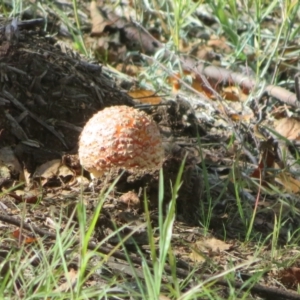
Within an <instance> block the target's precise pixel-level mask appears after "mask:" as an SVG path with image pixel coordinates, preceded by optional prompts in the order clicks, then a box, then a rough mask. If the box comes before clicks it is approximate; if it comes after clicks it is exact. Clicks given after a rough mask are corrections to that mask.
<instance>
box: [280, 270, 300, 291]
mask: <svg viewBox="0 0 300 300" xmlns="http://www.w3.org/2000/svg"><path fill="white" fill-rule="evenodd" d="M279 280H280V281H281V283H282V284H284V285H285V286H287V287H294V286H297V285H298V284H300V268H298V267H291V268H287V269H284V270H283V271H281V272H280V273H279Z"/></svg>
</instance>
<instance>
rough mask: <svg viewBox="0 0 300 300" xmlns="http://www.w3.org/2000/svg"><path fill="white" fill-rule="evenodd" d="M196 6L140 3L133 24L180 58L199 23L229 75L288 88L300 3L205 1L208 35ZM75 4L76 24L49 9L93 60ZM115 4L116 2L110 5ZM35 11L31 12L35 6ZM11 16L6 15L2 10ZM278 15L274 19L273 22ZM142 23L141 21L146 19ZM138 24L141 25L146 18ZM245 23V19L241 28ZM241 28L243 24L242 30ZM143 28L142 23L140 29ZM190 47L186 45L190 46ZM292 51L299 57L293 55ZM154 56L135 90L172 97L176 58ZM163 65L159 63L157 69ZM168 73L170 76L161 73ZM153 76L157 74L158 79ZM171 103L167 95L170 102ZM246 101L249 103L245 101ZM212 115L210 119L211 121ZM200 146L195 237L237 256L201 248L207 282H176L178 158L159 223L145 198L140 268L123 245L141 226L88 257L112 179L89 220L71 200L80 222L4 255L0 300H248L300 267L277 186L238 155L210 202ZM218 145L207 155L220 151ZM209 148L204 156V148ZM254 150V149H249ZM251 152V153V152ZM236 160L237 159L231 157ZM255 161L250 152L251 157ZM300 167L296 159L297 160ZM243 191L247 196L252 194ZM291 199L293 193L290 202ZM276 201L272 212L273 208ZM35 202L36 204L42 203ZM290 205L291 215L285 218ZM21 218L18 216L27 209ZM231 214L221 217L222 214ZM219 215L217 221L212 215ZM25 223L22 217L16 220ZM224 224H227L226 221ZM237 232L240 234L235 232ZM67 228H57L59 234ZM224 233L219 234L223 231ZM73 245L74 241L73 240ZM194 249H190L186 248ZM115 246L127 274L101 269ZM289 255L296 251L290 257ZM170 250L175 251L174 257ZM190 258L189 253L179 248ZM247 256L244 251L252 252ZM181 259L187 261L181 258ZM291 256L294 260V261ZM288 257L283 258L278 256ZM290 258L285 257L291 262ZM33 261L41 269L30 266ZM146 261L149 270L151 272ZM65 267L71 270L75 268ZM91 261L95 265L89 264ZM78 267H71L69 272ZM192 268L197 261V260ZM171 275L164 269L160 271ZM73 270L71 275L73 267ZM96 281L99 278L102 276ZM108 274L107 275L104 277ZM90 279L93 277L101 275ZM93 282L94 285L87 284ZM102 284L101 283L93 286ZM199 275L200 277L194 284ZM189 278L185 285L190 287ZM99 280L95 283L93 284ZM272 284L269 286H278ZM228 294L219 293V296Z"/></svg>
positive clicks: (174, 0) (18, 7)
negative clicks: (260, 286)
mask: <svg viewBox="0 0 300 300" xmlns="http://www.w3.org/2000/svg"><path fill="white" fill-rule="evenodd" d="M203 3H204V2H202V1H198V2H197V1H192V0H164V1H160V2H159V1H156V0H151V1H145V3H144V4H145V5H146V7H147V9H148V11H149V12H150V13H149V15H150V17H149V16H146V14H137V15H138V16H139V21H140V22H141V23H142V24H143V23H144V22H145V21H147V22H148V23H149V24H155V22H158V23H159V27H160V28H161V33H162V35H163V38H164V40H165V44H166V46H167V47H168V48H169V49H171V50H172V51H174V53H180V52H181V51H182V45H181V42H182V41H183V40H184V41H185V40H189V39H191V40H192V39H193V37H191V35H190V34H189V32H190V31H191V29H192V27H193V26H199V27H200V26H203V27H204V28H205V29H207V30H208V32H210V33H214V34H215V35H216V36H224V37H225V38H226V43H227V44H228V45H229V46H230V49H231V52H230V53H221V54H222V61H221V62H220V65H221V67H226V68H230V69H234V68H235V67H237V66H241V65H242V66H243V65H245V64H247V65H248V66H249V67H250V68H251V70H252V71H253V73H254V74H255V77H256V78H257V79H258V80H261V81H262V80H265V79H266V80H267V81H268V82H269V83H276V84H278V85H284V84H286V79H285V78H283V79H282V78H281V71H280V67H281V66H282V65H284V66H285V67H286V68H291V69H292V68H293V66H292V63H290V62H289V61H288V60H287V59H285V51H286V49H287V48H288V47H289V46H290V45H292V44H293V40H297V41H299V29H300V22H299V20H298V16H297V12H298V11H299V6H300V3H299V2H298V1H285V2H284V3H279V2H278V1H275V0H274V1H259V0H253V1H244V2H243V6H239V5H238V4H237V2H236V1H224V0H214V1H213V0H208V1H205V4H206V5H207V9H208V10H210V11H211V15H213V16H214V18H216V20H217V23H218V26H217V27H216V28H211V27H209V26H208V25H203V23H202V22H201V21H199V18H198V17H197V9H198V6H199V5H200V4H203ZM12 4H13V5H12V7H11V10H10V11H9V9H8V8H7V7H5V6H4V5H3V4H2V6H1V9H2V12H3V13H5V14H6V15H9V16H16V15H19V14H20V13H22V11H23V10H24V8H25V7H26V5H27V4H25V3H24V2H23V1H13V3H12ZM50 4H51V7H52V8H53V7H54V6H53V5H52V3H51V2H47V1H45V2H43V3H41V5H42V6H43V5H50ZM80 4H81V3H80V2H79V1H76V0H73V1H72V5H73V13H74V20H75V22H71V21H70V18H69V17H68V16H67V15H65V13H64V12H63V11H61V10H59V9H58V8H55V11H56V12H57V14H58V15H59V17H60V18H61V21H63V22H64V23H66V24H67V26H68V28H69V29H70V32H71V33H72V36H73V42H74V43H75V45H76V46H75V47H76V48H77V49H78V50H79V51H80V52H81V53H83V54H85V55H86V56H88V55H90V54H89V53H90V49H88V48H87V46H86V44H85V39H84V34H83V33H82V30H81V22H80V18H79V6H80ZM141 4H142V3H141V1H137V0H136V1H134V5H135V7H136V11H142V7H143V6H142V5H141ZM116 7H117V5H116ZM36 8H38V7H37V6H36ZM8 11H9V13H8ZM277 15H279V17H277ZM146 17H147V18H146ZM144 18H145V19H144ZM268 18H270V19H271V20H274V19H276V18H277V19H276V20H278V19H279V20H280V22H278V23H275V24H272V25H270V28H269V27H268V26H267V25H266V22H267V21H266V20H267V19H268ZM245 20H246V22H245ZM241 23H246V25H245V26H246V27H247V28H246V29H245V28H243V26H242V24H241ZM143 25H144V26H145V27H146V26H147V24H143ZM192 42H193V41H192ZM296 54H299V50H296ZM154 59H155V60H156V62H157V63H153V64H152V65H149V66H146V65H145V66H143V67H144V69H143V71H142V72H141V73H140V74H139V75H138V76H137V79H138V80H139V83H140V85H141V86H151V87H153V88H154V89H156V90H159V91H161V92H163V93H165V94H170V91H171V87H170V86H169V84H168V83H167V78H168V77H169V76H170V73H171V74H175V73H176V74H177V73H178V72H179V73H180V74H183V71H182V69H181V65H180V64H179V63H178V61H175V62H174V61H166V59H165V57H164V58H162V56H160V55H159V53H156V55H155V56H154ZM160 66H164V68H161V67H160ZM166 69H167V70H168V71H169V72H166ZM158 72H160V75H159V76H158ZM182 78H183V80H185V81H186V82H188V78H185V77H184V75H182ZM179 94H180V95H183V96H184V97H186V98H187V99H189V100H190V101H193V100H194V99H195V98H196V97H197V95H193V94H192V93H191V92H190V91H189V92H187V91H186V90H184V89H183V90H181V91H180V92H179ZM172 97H173V96H172ZM249 98H250V97H249ZM210 117H212V118H214V117H215V115H213V116H210ZM235 143H236V140H235V139H234V138H229V139H228V140H227V145H226V146H228V147H227V150H229V149H230V147H231V146H234V145H235ZM198 147H199V152H200V158H201V162H200V163H199V164H198V167H200V168H201V170H202V176H203V182H204V190H205V199H204V200H203V199H199V206H201V216H200V219H199V228H201V229H202V230H203V231H202V236H201V238H204V239H205V240H206V239H209V238H210V236H211V235H212V234H216V236H217V237H218V239H220V240H222V241H224V242H228V243H229V242H230V243H232V242H233V243H236V244H237V245H238V250H237V251H236V253H235V254H232V253H231V252H230V251H228V252H226V251H225V253H223V252H220V251H218V250H214V251H212V250H211V251H207V253H208V254H209V255H212V257H213V258H214V257H216V261H214V260H213V259H211V258H210V257H209V255H208V254H207V253H206V256H207V259H206V260H205V262H203V263H202V265H201V267H202V268H203V270H204V271H203V273H205V274H206V275H207V274H208V273H209V272H210V270H213V271H214V272H212V273H211V274H210V275H211V276H210V277H209V278H206V279H203V280H201V276H200V275H199V274H196V266H195V270H191V273H190V274H189V275H187V276H186V277H185V278H182V277H181V276H179V275H178V247H176V246H177V245H176V244H175V243H173V238H174V226H175V225H174V224H175V219H176V218H175V213H176V199H177V196H178V193H179V191H180V188H181V184H182V175H183V172H184V164H185V161H183V163H182V166H181V168H180V169H179V170H178V176H177V179H176V181H175V183H174V185H173V186H172V189H171V190H172V197H171V199H167V200H169V201H170V202H169V204H168V206H167V208H166V210H165V211H164V204H163V203H164V201H166V199H165V195H164V194H165V188H166V187H165V186H164V180H163V173H162V171H161V172H160V179H159V187H158V188H159V193H158V196H157V201H158V215H157V216H158V223H157V224H156V225H153V220H152V219H151V217H150V215H151V211H150V209H149V205H148V204H149V199H148V198H147V194H146V192H145V194H144V211H145V218H146V219H145V223H146V227H147V233H148V247H149V248H148V253H147V254H145V251H144V250H143V249H141V247H140V246H139V245H138V244H137V243H136V244H135V253H137V254H138V256H139V257H140V258H141V261H142V264H141V268H139V267H137V266H136V264H134V263H133V261H132V253H131V251H129V250H128V247H127V244H126V242H127V241H128V240H130V239H131V238H132V236H133V235H134V233H136V232H138V230H139V229H140V227H136V229H135V230H134V231H133V232H131V233H130V234H128V235H127V236H125V237H124V236H123V235H122V234H121V233H122V231H123V230H124V229H125V227H126V226H124V227H121V228H118V227H117V225H116V224H115V226H116V227H115V231H114V232H113V233H111V234H110V235H108V236H107V237H106V238H105V239H103V241H101V243H99V245H98V247H99V248H100V247H101V246H103V245H105V243H106V242H107V241H108V240H109V239H110V238H112V237H118V238H119V240H118V243H117V244H116V245H115V246H114V247H113V248H112V250H111V252H110V253H109V254H106V255H104V254H103V253H100V252H97V251H92V250H91V249H89V243H90V241H91V240H92V239H93V237H94V235H95V231H96V227H97V222H98V220H99V216H100V215H101V211H102V209H103V203H104V202H105V201H106V200H107V199H108V197H109V194H110V193H111V192H112V190H113V188H114V186H115V184H116V182H117V180H116V181H115V182H114V183H113V184H112V185H111V186H110V187H109V188H108V189H107V190H104V191H102V192H101V193H100V195H99V202H98V205H97V207H96V209H95V211H94V213H93V215H92V216H91V217H88V216H87V212H86V204H85V203H84V198H83V195H78V204H77V207H76V209H77V210H76V211H74V214H75V212H76V219H77V222H76V223H74V222H73V217H74V216H75V215H73V216H72V218H70V219H69V221H68V222H67V223H65V222H63V214H62V215H61V217H60V219H59V220H58V221H57V223H56V224H55V226H56V227H55V232H56V241H55V243H53V242H51V243H48V244H47V240H46V239H45V240H44V239H38V240H37V242H36V243H35V244H34V245H32V244H29V245H26V244H20V245H17V246H18V247H19V249H18V251H10V252H8V253H7V254H6V256H5V259H3V260H2V262H1V267H2V270H5V266H6V264H7V263H8V262H9V263H10V264H11V266H10V267H9V268H8V270H6V272H4V271H3V272H2V273H1V276H2V280H1V283H0V298H1V299H48V298H50V297H53V298H54V299H92V298H93V299H94V298H95V299H106V298H109V297H116V298H117V297H118V298H119V299H124V298H126V297H128V295H133V296H132V297H133V298H136V299H139V298H141V299H159V297H160V296H161V295H164V296H166V297H169V298H170V299H180V300H187V299H224V297H225V296H226V297H227V299H246V298H247V297H250V287H251V286H253V285H255V284H257V283H258V282H260V281H261V279H262V278H265V276H266V274H269V273H271V271H274V270H275V271H274V272H275V273H276V272H277V273H278V270H281V269H286V268H288V267H290V266H293V265H295V264H296V262H298V259H299V253H298V252H299V251H298V246H297V244H298V242H299V240H300V234H299V233H300V232H299V229H298V227H297V224H298V223H296V225H295V226H294V227H293V222H295V219H297V218H299V211H298V209H297V207H296V205H295V206H293V204H292V203H291V201H290V200H289V196H287V195H286V193H284V192H282V191H281V190H280V189H279V188H278V187H276V186H275V185H274V186H272V185H271V184H270V185H269V186H268V188H266V187H265V186H262V182H261V181H260V180H259V179H258V180H254V179H253V178H251V176H249V174H251V173H250V172H251V170H250V167H248V165H247V164H245V165H244V167H241V164H240V160H242V159H243V158H242V156H240V155H236V156H235V161H232V162H231V165H230V168H231V171H230V174H229V175H228V176H227V179H226V180H225V184H224V187H223V188H222V190H221V192H220V193H219V195H218V196H217V197H215V196H214V194H213V193H212V192H211V191H213V189H214V186H213V183H212V182H211V180H210V177H209V176H210V172H211V169H210V166H208V165H207V162H206V160H205V155H206V153H207V152H205V151H204V149H205V150H207V149H206V145H205V143H204V142H203V141H202V139H201V138H199V137H198ZM217 147H218V144H217V143H216V144H215V145H213V146H212V147H211V148H212V149H217ZM208 150H210V149H208ZM252 150H253V152H255V151H257V149H252ZM256 153H257V152H256ZM235 154H236V153H235ZM254 155H256V154H254ZM298 163H299V162H298ZM230 184H232V186H233V190H234V201H233V202H228V203H229V204H228V206H229V207H230V206H231V207H232V211H230V208H229V209H228V210H226V213H224V215H222V216H221V217H219V216H216V213H215V208H216V206H217V205H218V204H220V203H222V202H224V201H225V200H224V199H223V197H225V195H226V191H227V190H228V189H229V185H230ZM244 190H246V191H248V192H249V193H252V194H253V195H254V199H255V201H254V203H251V202H249V201H248V202H246V200H245V198H244V197H243V196H242V194H241V191H244ZM249 190H250V191H249ZM293 196H294V197H296V198H297V197H298V195H293ZM264 201H273V202H272V205H270V206H268V207H266V208H265V209H261V208H260V206H259V205H260V204H262V203H264ZM276 204H278V205H279V206H278V207H279V209H276V208H275V206H276ZM41 205H42V204H41ZM286 207H288V209H289V210H290V212H289V213H285V212H284V208H286ZM24 211H25V210H24ZM227 213H228V214H229V215H228V216H226V214H227ZM217 217H218V218H217ZM22 218H25V216H22ZM226 218H228V219H227V221H226ZM261 218H264V220H263V221H262V222H265V224H267V225H271V227H272V228H271V229H268V230H266V231H265V232H264V231H263V230H262V231H259V230H257V227H259V220H260V219H261ZM215 219H217V220H219V222H220V223H219V224H218V225H219V226H217V227H214V230H215V231H212V227H213V224H212V223H213V221H214V220H215ZM235 226H236V227H238V228H235ZM62 227H64V230H63V231H61V228H62ZM220 232H221V234H220ZM0 239H1V242H2V243H4V244H5V243H6V242H8V240H10V238H9V237H7V236H5V235H3V236H2V235H1V237H0ZM78 241H79V243H78ZM193 244H194V243H192V242H191V245H190V246H189V247H191V246H192V245H193ZM119 249H122V251H123V253H124V254H125V256H126V257H127V263H128V266H129V269H130V271H131V272H132V274H131V275H130V276H128V275H126V274H123V273H122V272H119V273H118V272H116V271H114V272H112V271H111V269H110V268H109V267H108V266H107V265H109V263H110V262H111V260H112V258H113V255H114V253H115V251H117V250H119ZM295 249H296V252H297V254H296V255H294V253H295V252H293V251H295ZM176 251H177V253H176ZM185 251H187V250H185ZM203 251H204V250H201V249H200V250H199V256H200V255H201V254H203V255H204V252H203ZM249 253H250V254H249ZM180 254H181V255H183V254H186V253H184V251H183V252H182V253H180ZM292 254H293V255H294V257H292V256H291V255H292ZM284 256H287V258H284ZM289 256H290V257H289ZM33 257H34V258H35V259H37V261H38V263H37V264H36V265H34V263H33ZM149 259H150V260H151V265H149ZM72 260H75V261H76V263H75V264H72V263H71V262H72ZM91 261H96V263H95V265H91ZM74 265H76V267H74ZM195 265H196V263H195ZM166 266H168V267H169V268H170V270H169V272H167V271H166V269H165V267H166ZM73 268H75V271H74V272H75V273H76V275H74V274H73V273H72V269H73ZM243 272H245V273H247V274H248V275H249V276H248V278H247V279H246V280H244V288H245V289H243V290H242V289H241V288H240V289H239V288H236V287H235V286H234V284H232V282H233V280H234V279H236V277H239V276H241V275H240V274H241V273H243ZM98 273H99V274H100V275H99V274H98ZM106 273H110V274H106ZM95 274H98V278H97V279H94V278H93V277H97V276H96V275H95ZM272 276H273V275H270V276H269V277H268V280H269V281H270V282H271V283H273V285H275V284H274V281H276V279H274V277H275V276H273V277H272ZM91 278H92V279H91ZM99 278H100V279H101V280H99ZM199 278H200V279H199ZM220 278H225V280H226V281H227V283H228V288H227V289H226V291H224V289H222V288H221V287H220V286H219V285H216V284H214V283H215V282H216V281H217V280H219V279H220ZM93 280H95V281H96V280H99V281H100V282H101V283H102V285H101V286H100V287H99V286H97V285H93ZM193 280H194V281H195V282H194V283H193V284H191V281H193ZM99 281H98V282H99ZM63 282H66V283H67V284H66V286H67V287H68V288H66V290H60V289H61V287H62V283H63ZM275 283H276V282H275ZM224 295H225V296H224Z"/></svg>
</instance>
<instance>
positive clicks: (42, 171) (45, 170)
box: [33, 159, 61, 179]
mask: <svg viewBox="0 0 300 300" xmlns="http://www.w3.org/2000/svg"><path fill="white" fill-rule="evenodd" d="M60 166H61V160H60V159H53V160H50V161H47V162H46V163H44V164H42V165H40V166H39V167H38V168H37V169H36V171H35V172H34V175H33V177H34V178H38V177H42V178H45V179H48V178H52V177H54V176H57V175H58V171H59V167H60Z"/></svg>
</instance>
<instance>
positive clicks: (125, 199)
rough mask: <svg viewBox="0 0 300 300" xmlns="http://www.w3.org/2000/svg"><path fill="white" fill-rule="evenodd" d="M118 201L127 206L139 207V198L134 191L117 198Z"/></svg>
mask: <svg viewBox="0 0 300 300" xmlns="http://www.w3.org/2000/svg"><path fill="white" fill-rule="evenodd" d="M119 202H122V203H125V204H126V205H127V206H128V207H133V208H135V207H139V206H140V199H139V197H138V195H137V194H136V193H135V192H132V191H129V192H127V193H125V194H123V195H122V196H121V197H120V198H119Z"/></svg>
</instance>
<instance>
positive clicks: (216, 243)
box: [204, 238, 231, 252]
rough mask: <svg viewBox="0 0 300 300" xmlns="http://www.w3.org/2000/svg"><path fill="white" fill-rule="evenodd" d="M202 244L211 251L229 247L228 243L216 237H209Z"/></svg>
mask: <svg viewBox="0 0 300 300" xmlns="http://www.w3.org/2000/svg"><path fill="white" fill-rule="evenodd" d="M204 246H205V247H206V248H208V249H209V250H211V251H213V252H222V251H226V250H229V249H230V248H231V245H230V244H227V243H225V242H223V241H221V240H218V239H216V238H211V239H208V240H205V241H204Z"/></svg>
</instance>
